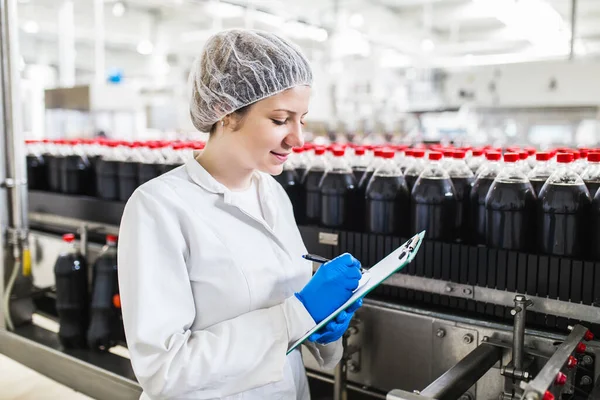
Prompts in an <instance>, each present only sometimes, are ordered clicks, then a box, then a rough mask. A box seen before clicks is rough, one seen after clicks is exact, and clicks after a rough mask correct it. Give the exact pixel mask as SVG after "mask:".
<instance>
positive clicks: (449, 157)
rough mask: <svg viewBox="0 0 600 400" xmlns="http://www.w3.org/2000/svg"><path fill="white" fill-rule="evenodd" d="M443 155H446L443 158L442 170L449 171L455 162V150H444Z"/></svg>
mask: <svg viewBox="0 0 600 400" xmlns="http://www.w3.org/2000/svg"><path fill="white" fill-rule="evenodd" d="M442 153H443V154H444V158H442V162H441V165H442V168H444V169H445V170H446V171H448V170H449V169H450V167H451V166H452V163H453V162H454V149H444V150H443V151H442Z"/></svg>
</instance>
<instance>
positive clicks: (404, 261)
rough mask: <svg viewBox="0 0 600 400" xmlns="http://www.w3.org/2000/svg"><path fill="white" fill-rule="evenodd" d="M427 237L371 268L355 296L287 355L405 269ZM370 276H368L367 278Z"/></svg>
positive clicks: (312, 330) (417, 237)
mask: <svg viewBox="0 0 600 400" xmlns="http://www.w3.org/2000/svg"><path fill="white" fill-rule="evenodd" d="M424 236H425V232H424V231H423V232H421V233H420V234H418V235H415V236H414V237H413V238H411V239H410V240H409V241H407V242H406V243H404V244H403V245H402V246H400V247H398V248H397V249H396V250H394V251H393V252H391V253H390V254H388V255H387V256H386V257H385V258H384V259H383V260H381V261H379V262H378V263H377V264H375V265H374V266H373V267H371V268H369V269H368V271H367V272H365V273H364V274H363V278H362V279H361V280H360V281H359V285H358V288H356V290H355V291H354V294H353V295H352V297H350V299H348V301H346V302H345V303H344V304H343V305H342V306H341V307H339V308H338V309H337V310H335V311H334V312H333V313H331V314H330V315H329V316H328V317H327V318H325V319H324V320H323V321H321V322H320V323H318V324H317V325H316V326H315V327H314V328H313V329H311V330H310V331H308V332H307V333H306V334H305V335H304V336H302V337H301V338H300V339H298V340H297V341H296V342H295V343H294V344H293V345H292V346H290V348H289V349H288V351H287V354H289V353H290V352H292V350H294V349H295V348H296V347H298V346H299V345H300V344H301V343H302V342H304V341H305V340H306V339H308V337H309V336H310V335H312V334H313V333H315V332H316V331H318V330H319V329H321V328H322V327H323V326H325V325H326V324H327V323H328V322H329V321H331V320H332V319H334V318H335V317H337V315H338V314H339V313H341V312H342V311H344V310H345V309H346V308H348V307H349V306H350V305H351V304H352V303H354V302H355V301H357V300H358V299H361V298H363V297H364V296H366V295H367V294H368V293H369V292H370V291H371V290H373V289H375V287H377V286H378V285H379V284H381V283H382V282H383V281H385V280H386V279H387V278H388V277H389V276H390V275H392V274H393V273H394V272H396V271H398V270H400V269H402V268H404V267H405V266H406V265H408V263H409V262H410V261H412V259H413V258H414V257H415V255H416V253H417V251H418V249H419V246H420V245H421V241H422V240H423V237H424ZM415 239H418V241H417V243H416V245H414V244H413V240H415ZM410 244H413V246H414V247H413V248H412V251H410V250H409V245H410ZM367 274H368V276H367Z"/></svg>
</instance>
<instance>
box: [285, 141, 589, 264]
mask: <svg viewBox="0 0 600 400" xmlns="http://www.w3.org/2000/svg"><path fill="white" fill-rule="evenodd" d="M330 150H331V151H329V152H328V151H327V149H326V148H323V147H316V148H310V147H309V148H308V149H306V148H302V149H294V156H293V157H292V158H291V159H290V160H288V161H287V162H286V164H285V165H284V173H283V174H282V175H280V176H278V177H276V179H278V180H279V182H280V183H281V184H282V185H283V186H284V188H285V189H286V191H287V192H288V194H289V196H290V198H291V200H292V203H293V205H294V211H295V216H296V220H297V222H298V223H299V224H314V225H320V226H323V227H327V228H335V229H347V230H355V231H361V232H369V233H377V234H393V235H400V236H409V235H411V234H414V233H416V232H419V231H421V230H427V236H428V238H430V239H435V240H442V241H451V242H455V241H458V242H462V243H471V244H481V245H488V246H490V247H495V248H502V249H513V250H521V251H532V252H541V253H544V254H554V255H561V256H569V257H578V258H581V257H584V258H585V257H592V258H595V259H600V250H596V248H597V249H600V246H598V245H596V246H590V244H591V242H590V240H594V241H595V242H594V243H596V242H597V243H598V244H600V232H596V231H598V230H599V229H596V228H586V227H588V226H600V224H597V223H596V224H595V225H591V224H589V222H588V221H589V220H590V219H593V218H594V219H596V218H597V219H598V221H599V222H600V197H598V198H597V200H595V202H594V204H593V205H592V198H593V195H595V194H596V193H597V192H598V186H600V152H589V151H581V152H579V151H572V150H569V149H559V150H560V151H563V152H559V151H556V152H536V151H535V150H534V149H528V150H527V151H520V150H518V149H514V150H515V152H507V153H505V154H504V160H503V161H502V158H503V156H502V153H501V152H500V151H496V150H501V149H491V150H490V149H488V150H487V151H483V150H481V149H470V150H468V149H467V150H456V149H452V150H448V149H440V150H443V151H431V150H424V149H402V150H401V151H397V150H398V149H393V148H379V149H373V152H372V156H371V157H370V158H369V157H368V153H369V151H368V150H367V149H365V148H362V147H356V148H355V149H354V154H353V155H346V149H344V148H343V147H341V146H339V147H335V146H334V147H332V148H331V149H330ZM399 153H400V154H399ZM534 153H535V157H532V155H533V154H534ZM590 193H592V195H590ZM590 248H591V250H589V251H588V249H590Z"/></svg>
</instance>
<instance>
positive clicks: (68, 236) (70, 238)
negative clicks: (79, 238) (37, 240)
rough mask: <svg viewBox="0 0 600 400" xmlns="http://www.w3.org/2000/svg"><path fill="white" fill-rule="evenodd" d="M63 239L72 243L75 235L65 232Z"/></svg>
mask: <svg viewBox="0 0 600 400" xmlns="http://www.w3.org/2000/svg"><path fill="white" fill-rule="evenodd" d="M62 238H63V241H65V242H67V243H72V242H73V241H74V240H75V235H74V234H72V233H65V234H64V235H63V236H62Z"/></svg>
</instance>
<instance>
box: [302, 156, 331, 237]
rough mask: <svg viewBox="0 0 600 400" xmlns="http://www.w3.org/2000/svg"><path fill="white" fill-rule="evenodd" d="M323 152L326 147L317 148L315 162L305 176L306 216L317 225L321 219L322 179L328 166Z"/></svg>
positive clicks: (307, 219)
mask: <svg viewBox="0 0 600 400" xmlns="http://www.w3.org/2000/svg"><path fill="white" fill-rule="evenodd" d="M323 154H325V149H324V148H316V149H315V160H314V163H313V165H311V167H310V168H309V170H308V171H306V174H305V176H304V184H303V189H304V190H303V191H304V206H305V211H304V218H305V222H306V223H307V224H311V225H317V224H318V223H319V222H320V221H321V180H322V179H323V175H325V170H326V168H327V165H326V163H325V158H324V156H323Z"/></svg>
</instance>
